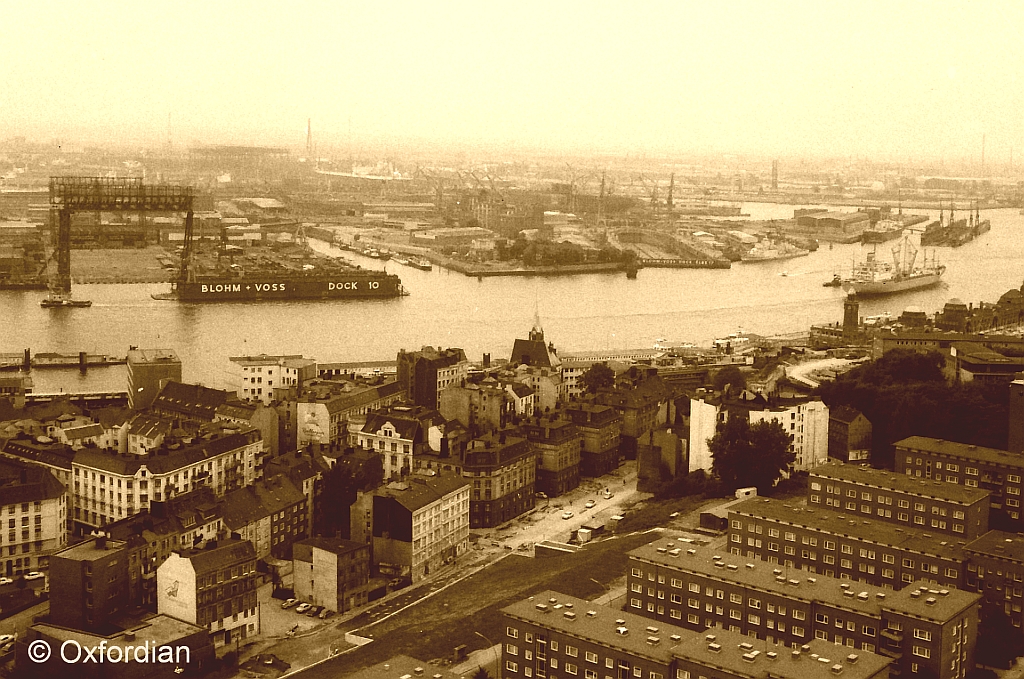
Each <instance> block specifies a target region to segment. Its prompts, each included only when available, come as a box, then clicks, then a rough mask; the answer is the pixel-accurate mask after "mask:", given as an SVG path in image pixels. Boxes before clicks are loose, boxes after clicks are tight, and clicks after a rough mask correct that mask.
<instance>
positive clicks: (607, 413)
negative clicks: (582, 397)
mask: <svg viewBox="0 0 1024 679" xmlns="http://www.w3.org/2000/svg"><path fill="white" fill-rule="evenodd" d="M565 414H566V415H568V416H569V419H571V420H572V422H573V424H575V425H576V428H577V429H578V430H579V431H580V433H581V434H582V435H583V446H582V449H581V450H580V475H581V476H590V477H596V476H604V475H605V474H607V473H608V472H610V471H612V470H613V469H615V468H617V467H618V466H619V434H621V432H622V418H621V417H620V416H619V414H618V413H617V412H615V410H614V409H613V408H611V407H610V406H606V405H600V404H596V403H571V404H569V406H568V407H567V408H566V409H565Z"/></svg>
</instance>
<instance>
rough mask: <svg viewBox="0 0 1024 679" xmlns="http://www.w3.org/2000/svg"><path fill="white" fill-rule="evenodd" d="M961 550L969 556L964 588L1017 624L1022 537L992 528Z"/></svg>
mask: <svg viewBox="0 0 1024 679" xmlns="http://www.w3.org/2000/svg"><path fill="white" fill-rule="evenodd" d="M964 552H965V553H966V554H967V556H968V558H969V559H970V561H969V562H968V564H967V580H966V582H965V583H964V586H965V588H966V589H969V590H971V591H976V592H978V593H980V594H981V595H983V596H984V597H985V601H986V602H987V603H989V604H991V605H993V606H995V607H998V608H1001V609H1002V611H1003V613H1005V614H1006V617H1008V618H1009V619H1010V621H1011V622H1012V623H1013V624H1014V626H1015V627H1021V624H1022V622H1024V614H1022V613H1021V606H1022V605H1024V601H1022V598H1024V537H1021V535H1020V534H1019V533H1007V532H1005V531H1001V530H993V531H989V532H988V533H986V534H985V535H982V536H981V537H980V538H978V539H977V540H975V541H973V542H971V543H970V544H969V545H967V546H966V547H964Z"/></svg>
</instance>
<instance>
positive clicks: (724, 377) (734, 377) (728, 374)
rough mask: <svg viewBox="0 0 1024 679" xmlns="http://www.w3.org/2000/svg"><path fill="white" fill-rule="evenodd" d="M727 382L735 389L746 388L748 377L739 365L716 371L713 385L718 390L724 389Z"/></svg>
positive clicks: (712, 380)
mask: <svg viewBox="0 0 1024 679" xmlns="http://www.w3.org/2000/svg"><path fill="white" fill-rule="evenodd" d="M727 384H728V385H730V386H731V387H732V388H733V389H746V387H747V377H746V375H744V374H743V371H742V370H740V369H739V368H738V367H737V366H734V365H729V366H726V367H724V368H722V369H721V370H719V371H718V372H716V373H715V376H714V377H713V378H712V379H711V386H712V387H714V388H715V390H716V391H722V390H723V389H725V385H727Z"/></svg>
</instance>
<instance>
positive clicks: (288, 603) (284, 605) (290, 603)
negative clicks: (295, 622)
mask: <svg viewBox="0 0 1024 679" xmlns="http://www.w3.org/2000/svg"><path fill="white" fill-rule="evenodd" d="M297 603H299V600H298V599H287V600H285V601H282V602H281V608H291V607H292V606H294V605H295V604H297Z"/></svg>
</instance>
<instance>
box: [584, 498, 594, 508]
mask: <svg viewBox="0 0 1024 679" xmlns="http://www.w3.org/2000/svg"><path fill="white" fill-rule="evenodd" d="M596 504H597V503H596V502H594V501H593V500H587V504H585V505H583V506H584V507H586V508H587V509H593V507H594V505H596Z"/></svg>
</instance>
